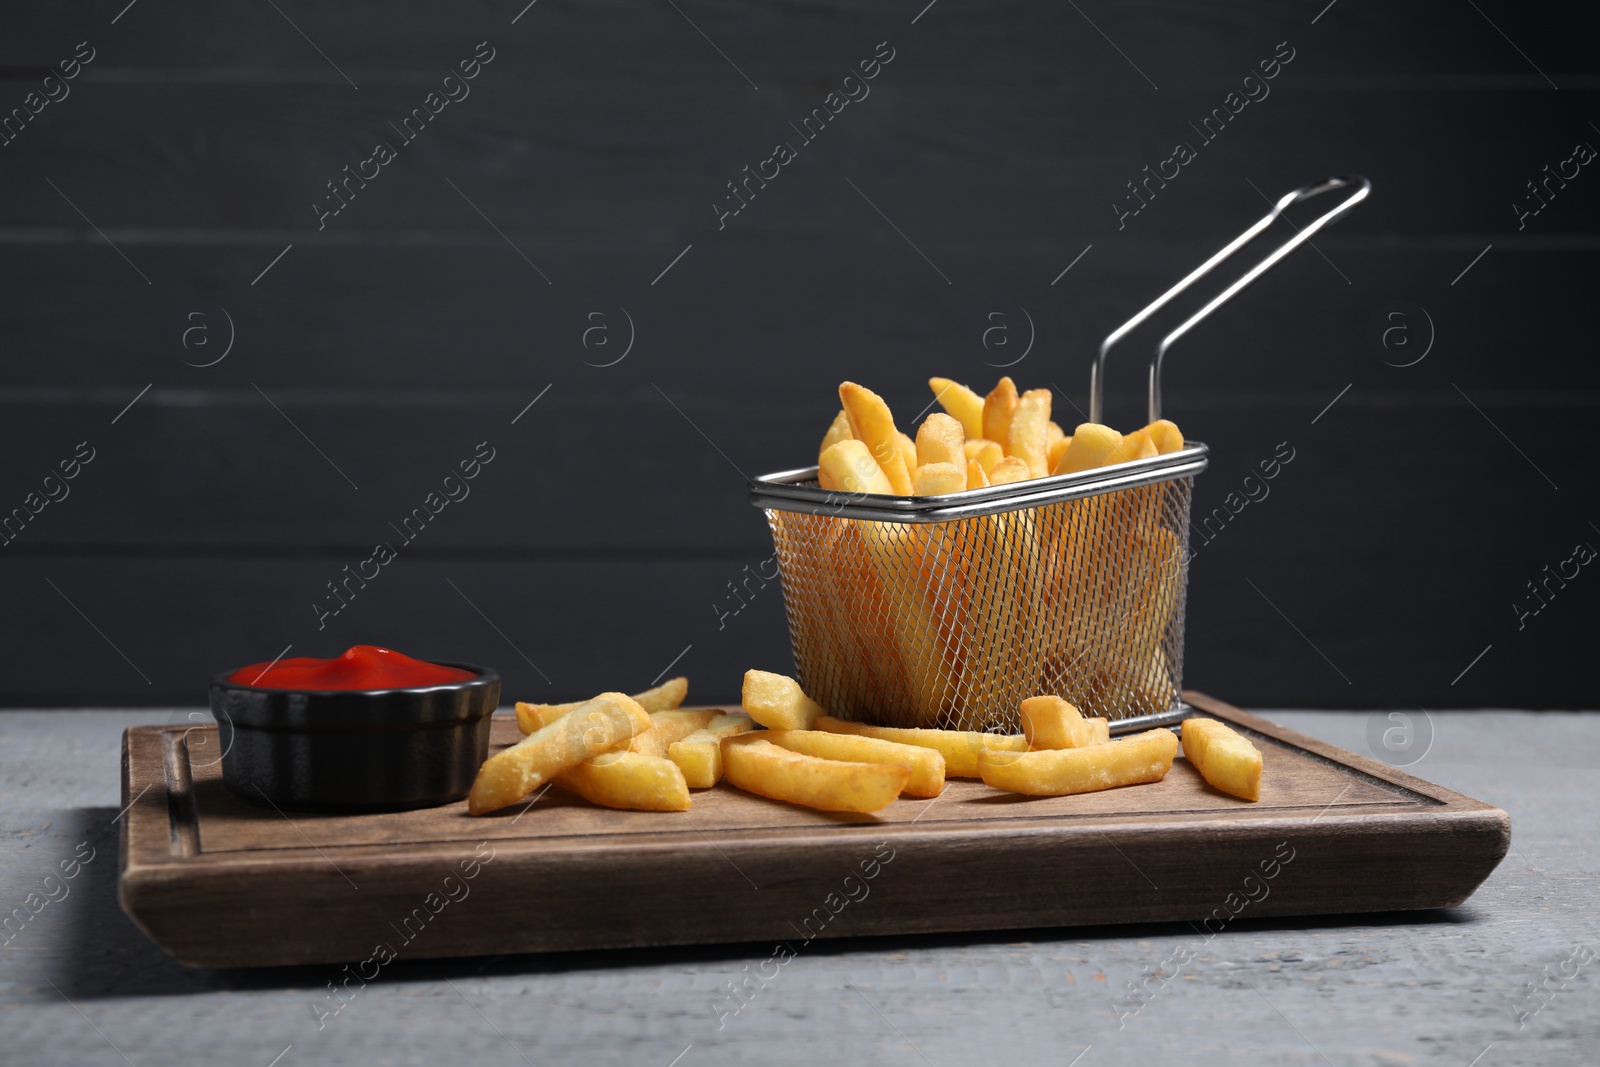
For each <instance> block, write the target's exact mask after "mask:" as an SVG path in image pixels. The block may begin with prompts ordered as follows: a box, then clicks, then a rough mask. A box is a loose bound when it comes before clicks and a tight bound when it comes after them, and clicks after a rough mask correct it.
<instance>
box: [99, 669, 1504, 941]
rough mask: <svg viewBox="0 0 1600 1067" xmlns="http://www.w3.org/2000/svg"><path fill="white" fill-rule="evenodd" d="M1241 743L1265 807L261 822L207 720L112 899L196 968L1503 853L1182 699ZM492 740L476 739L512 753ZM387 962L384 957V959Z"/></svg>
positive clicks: (959, 923) (1424, 868) (139, 838)
mask: <svg viewBox="0 0 1600 1067" xmlns="http://www.w3.org/2000/svg"><path fill="white" fill-rule="evenodd" d="M1185 698H1186V699H1187V700H1188V701H1189V703H1190V704H1191V705H1192V706H1194V707H1195V708H1197V709H1199V710H1201V711H1204V712H1207V713H1209V714H1211V715H1214V716H1216V717H1217V718H1219V719H1223V720H1226V721H1228V722H1230V723H1233V724H1234V725H1236V726H1237V727H1239V728H1240V729H1242V730H1243V731H1244V732H1246V733H1248V734H1249V735H1250V736H1251V737H1252V738H1253V739H1254V740H1255V742H1256V744H1257V745H1258V746H1259V747H1260V748H1261V749H1262V751H1263V754H1264V757H1265V768H1264V771H1263V774H1262V785H1261V799H1260V801H1259V802H1257V803H1253V804H1252V803H1248V802H1246V801H1242V800H1238V799H1235V798H1233V797H1230V796H1226V795H1224V794H1222V793H1219V792H1217V791H1216V790H1214V789H1212V788H1211V787H1210V786H1208V785H1206V784H1205V783H1204V782H1203V781H1202V780H1201V779H1200V776H1199V774H1198V773H1196V772H1195V770H1194V769H1193V768H1192V767H1190V766H1189V765H1188V764H1187V762H1185V761H1184V760H1183V759H1181V758H1180V759H1179V760H1178V761H1177V762H1176V763H1175V764H1174V765H1173V768H1172V771H1171V773H1170V774H1168V775H1167V777H1166V779H1165V780H1164V781H1162V782H1160V783H1157V784H1153V785H1141V786H1133V787H1129V788H1125V789H1113V790H1107V791H1105V792H1101V793H1090V794H1085V795H1081V796H1072V797H1037V798H1036V797H1019V796H1014V795H1012V794H1008V793H1001V792H998V791H996V790H993V789H990V788H989V787H988V786H985V785H984V784H983V783H982V782H978V781H975V780H965V779H952V780H950V782H949V783H948V785H947V786H946V788H945V791H944V794H943V795H942V796H940V797H938V798H936V799H934V800H932V801H929V800H925V799H915V798H902V799H901V800H899V801H897V802H896V803H895V804H893V805H892V806H891V807H889V808H888V809H886V810H885V811H884V812H882V813H880V814H879V815H834V814H827V813H823V812H816V811H811V810H808V809H805V808H798V807H794V806H791V805H788V804H783V803H779V802H776V801H771V800H767V799H765V798H762V797H757V796H752V795H750V794H748V793H743V792H740V791H738V790H736V789H734V788H732V787H730V786H728V785H726V784H723V785H719V786H717V787H716V788H714V789H710V790H705V791H702V792H697V793H696V794H695V797H694V808H693V810H691V811H687V812H629V811H612V810H609V809H605V808H598V807H593V806H591V805H589V804H587V803H585V802H583V801H580V800H576V799H574V798H572V797H569V796H566V795H563V794H562V793H561V792H560V791H558V790H557V791H550V792H547V793H546V794H544V795H542V796H541V797H540V798H539V799H538V800H537V801H536V802H535V803H533V804H532V805H531V806H517V807H512V808H509V809H507V810H505V811H503V812H498V813H496V814H494V815H491V816H488V817H484V818H473V817H471V816H469V815H467V813H466V805H465V803H460V804H453V805H449V806H447V807H442V808H432V809H428V810H423V811H409V812H399V813H392V814H380V815H305V814H298V813H290V814H288V815H284V814H280V813H278V812H275V811H272V810H270V809H262V808H257V807H253V806H251V805H248V804H245V803H243V802H241V801H239V800H236V799H234V797H232V796H231V795H230V794H229V793H228V792H227V791H226V790H225V789H224V788H223V785H222V778H221V767H220V765H219V764H216V763H214V762H211V760H213V759H214V758H215V753H216V751H217V748H216V744H217V739H216V736H215V732H214V731H215V727H203V728H195V727H189V728H183V727H171V726H138V727H134V728H132V729H130V730H129V731H128V732H127V734H126V735H125V736H124V739H123V746H124V747H123V778H122V790H123V802H124V803H125V804H126V805H128V815H127V818H126V819H124V820H123V822H122V875H121V883H120V896H121V902H122V908H123V910H124V911H125V912H127V914H128V915H129V916H130V917H131V918H132V919H133V921H134V922H135V923H137V924H138V925H139V927H140V929H142V930H144V932H145V933H146V934H148V935H149V936H150V937H151V938H152V939H153V940H154V941H155V942H156V943H157V944H159V945H160V946H161V947H162V948H164V949H165V950H166V951H167V952H169V953H170V954H171V955H172V956H174V957H176V958H177V959H178V960H179V961H181V962H183V963H185V964H188V965H191V966H196V967H254V966H266V965H273V964H303V963H338V962H353V961H363V960H369V959H372V958H373V957H374V955H375V953H376V954H377V956H378V959H379V960H380V961H386V959H387V956H386V955H385V951H386V953H387V954H388V955H393V956H404V957H407V958H419V957H438V956H471V955H482V954H491V953H514V952H548V951H558V950H569V949H596V948H617V947H635V946H649V945H680V944H698V943H710V942H741V941H761V942H776V941H782V942H786V943H787V944H788V945H789V946H791V949H792V950H796V951H798V950H799V948H800V946H802V945H803V944H804V942H806V941H809V940H810V939H811V938H812V937H847V936H861V935H879V934H910V933H928V932H937V931H962V930H1004V929H1019V928H1029V927H1047V926H1074V925H1084V924H1099V923H1126V922H1156V921H1170V920H1180V919H1187V920H1190V921H1193V922H1195V923H1201V922H1205V921H1207V920H1209V922H1208V923H1207V925H1206V929H1207V930H1210V931H1216V930H1219V929H1223V928H1225V927H1226V925H1227V923H1228V922H1231V921H1232V919H1233V917H1234V916H1236V915H1237V916H1240V917H1248V918H1261V917H1265V916H1274V915H1276V916H1282V915H1310V914H1328V913H1336V912H1367V911H1391V910H1402V909H1416V908H1445V907H1451V906H1453V905H1456V904H1459V903H1461V902H1462V901H1463V900H1465V899H1466V898H1467V897H1468V896H1469V895H1470V894H1471V893H1472V891H1473V890H1474V889H1476V888H1477V887H1478V885H1479V884H1480V883H1481V882H1482V881H1483V880H1484V878H1486V877H1487V876H1488V874H1489V872H1490V871H1492V870H1493V869H1494V867H1495V865H1496V864H1497V863H1499V861H1500V859H1501V858H1502V857H1503V856H1504V855H1505V853H1506V849H1507V846H1508V845H1509V843H1510V838H1511V821H1510V818H1509V817H1508V816H1507V815H1506V813H1505V812H1503V811H1501V810H1500V809H1498V808H1494V807H1491V806H1489V805H1487V804H1484V803H1481V802H1480V801H1477V800H1473V799H1471V798H1470V797H1466V796H1462V795H1461V794H1459V793H1455V792H1452V791H1451V790H1448V789H1445V788H1443V787H1441V786H1437V785H1433V784H1431V783H1428V782H1425V781H1422V780H1421V779H1418V778H1413V777H1412V776H1410V775H1408V774H1405V773H1403V772H1401V771H1397V770H1395V769H1393V768H1391V767H1388V766H1385V765H1384V764H1382V763H1378V762H1376V761H1374V760H1370V759H1365V758H1363V757H1361V756H1357V755H1354V754H1353V753H1350V752H1345V751H1343V750H1341V749H1338V748H1335V747H1333V746H1332V745H1327V744H1323V743H1322V742H1320V741H1316V740H1313V739H1311V738H1309V737H1305V736H1303V735H1301V734H1298V733H1295V732H1294V731H1292V730H1286V729H1284V728H1283V727H1280V726H1276V725H1274V724H1272V723H1270V722H1267V721H1265V720H1263V719H1259V718H1256V717H1255V716H1253V715H1249V714H1246V713H1245V712H1243V711H1240V710H1239V709H1237V708H1233V707H1230V706H1229V705H1227V704H1223V703H1222V702H1220V701H1217V700H1213V699H1211V698H1209V697H1206V696H1204V695H1202V694H1200V693H1192V692H1191V693H1186V694H1185ZM518 736H519V735H518V733H517V730H516V723H515V719H514V718H513V717H512V716H509V715H504V716H499V717H497V719H496V721H495V724H494V740H493V744H494V746H495V747H499V746H501V745H504V744H509V743H510V742H512V741H513V740H515V739H516V738H517V737H518ZM379 946H383V950H380V949H379Z"/></svg>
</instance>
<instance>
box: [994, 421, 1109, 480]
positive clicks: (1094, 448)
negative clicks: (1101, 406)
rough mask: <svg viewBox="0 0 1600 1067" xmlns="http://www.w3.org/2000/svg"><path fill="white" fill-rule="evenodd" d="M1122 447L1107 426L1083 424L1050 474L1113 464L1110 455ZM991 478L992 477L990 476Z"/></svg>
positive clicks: (1069, 472) (1094, 423) (1073, 471)
mask: <svg viewBox="0 0 1600 1067" xmlns="http://www.w3.org/2000/svg"><path fill="white" fill-rule="evenodd" d="M1121 445H1122V435H1121V434H1120V433H1118V432H1117V431H1115V430H1113V429H1112V428H1111V427H1109V426H1101V425H1100V424H1099V423H1097V422H1085V423H1083V424H1082V425H1080V426H1079V427H1078V428H1077V429H1076V430H1074V431H1073V433H1072V444H1071V445H1070V446H1068V448H1067V450H1066V451H1065V452H1063V453H1062V454H1061V459H1060V461H1059V462H1058V463H1057V464H1056V466H1055V468H1054V469H1053V470H1052V471H1051V472H1050V473H1052V474H1076V473H1077V472H1078V471H1086V470H1092V469H1093V468H1095V467H1103V466H1105V465H1106V464H1107V463H1111V462H1113V460H1112V459H1111V454H1112V453H1113V452H1115V451H1116V450H1117V449H1118V448H1119V447H1120V446H1121ZM991 477H992V475H991Z"/></svg>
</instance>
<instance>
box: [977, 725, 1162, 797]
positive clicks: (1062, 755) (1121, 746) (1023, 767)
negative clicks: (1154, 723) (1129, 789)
mask: <svg viewBox="0 0 1600 1067" xmlns="http://www.w3.org/2000/svg"><path fill="white" fill-rule="evenodd" d="M1177 754H1178V739H1177V738H1176V737H1174V736H1173V733H1172V731H1171V730H1146V731H1145V732H1144V733H1140V734H1134V735H1133V736H1132V737H1125V738H1122V739H1121V740H1118V741H1107V742H1105V743H1104V744H1100V745H1090V746H1088V747H1087V748H1061V749H1039V750H1036V751H1032V752H983V753H980V754H979V756H978V770H979V772H980V773H981V775H982V777H983V780H984V782H986V783H987V784H989V785H992V786H994V787H995V788H996V789H1005V790H1008V791H1009V792H1012V793H1027V794H1029V795H1031V796H1050V797H1059V796H1068V795H1071V794H1074V793H1093V792H1095V791H1097V790H1101V789H1115V788H1117V787H1119V786H1124V785H1138V784H1140V783H1144V782H1159V781H1161V779H1162V778H1165V777H1166V774H1167V771H1168V770H1170V769H1171V768H1172V757H1173V756H1176V755H1177Z"/></svg>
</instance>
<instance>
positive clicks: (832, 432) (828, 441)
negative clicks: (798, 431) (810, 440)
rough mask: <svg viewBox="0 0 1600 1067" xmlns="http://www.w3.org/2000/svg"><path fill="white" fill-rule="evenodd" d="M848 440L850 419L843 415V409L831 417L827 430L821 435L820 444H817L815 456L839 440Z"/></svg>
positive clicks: (819, 455)
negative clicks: (831, 420)
mask: <svg viewBox="0 0 1600 1067" xmlns="http://www.w3.org/2000/svg"><path fill="white" fill-rule="evenodd" d="M848 440H850V419H849V416H847V415H845V413H844V409H843V408H841V409H840V410H839V414H837V415H835V416H834V417H833V422H832V423H831V424H830V425H829V426H828V432H827V433H825V434H823V435H822V444H820V445H818V446H817V456H818V457H819V459H820V457H821V456H822V454H823V453H824V452H826V451H827V450H828V449H830V448H832V447H833V446H834V445H836V444H838V443H839V442H840V441H848Z"/></svg>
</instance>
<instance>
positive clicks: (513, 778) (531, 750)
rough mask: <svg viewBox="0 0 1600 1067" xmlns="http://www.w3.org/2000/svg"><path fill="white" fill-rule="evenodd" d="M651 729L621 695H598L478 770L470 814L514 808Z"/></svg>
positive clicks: (647, 718) (640, 712) (633, 703)
mask: <svg viewBox="0 0 1600 1067" xmlns="http://www.w3.org/2000/svg"><path fill="white" fill-rule="evenodd" d="M648 729H650V715H649V713H647V712H646V711H645V710H644V709H643V708H641V707H640V706H639V702H638V701H636V700H634V699H633V698H632V697H630V696H625V695H623V694H622V693H601V694H600V695H599V696H597V697H595V698H594V699H593V700H586V701H584V702H583V703H582V704H580V705H578V706H577V707H576V708H573V709H572V711H570V712H568V713H567V714H565V715H563V716H561V717H560V718H559V719H557V720H556V721H555V722H553V723H551V724H550V725H549V726H546V727H543V728H542V729H539V730H535V731H534V732H533V733H531V734H529V735H528V736H527V737H524V738H523V739H522V740H521V741H518V742H517V743H516V744H514V745H512V746H511V747H510V748H504V749H501V750H500V751H499V752H496V753H495V754H494V755H492V756H490V757H489V758H488V759H487V760H485V761H484V763H483V766H482V767H479V768H478V777H477V778H476V779H474V781H473V783H472V792H471V793H470V794H469V795H468V797H467V810H468V811H469V812H471V813H472V814H473V815H482V814H484V813H485V812H490V811H494V810H496V809H498V808H503V807H506V806H507V805H509V804H515V803H516V802H517V801H519V800H521V799H522V798H523V797H525V796H527V795H528V794H529V793H532V792H533V791H534V790H535V789H537V788H539V786H541V785H543V784H544V783H545V782H547V781H549V780H550V779H552V778H554V777H555V776H556V775H558V774H560V773H561V772H562V771H565V770H568V769H570V768H572V767H576V766H577V765H578V764H580V763H582V762H583V761H584V760H586V759H590V758H592V757H594V756H598V755H599V754H600V753H602V752H605V751H606V750H607V749H610V748H615V747H616V746H617V745H619V744H621V743H623V742H624V741H627V740H628V739H629V738H630V737H632V736H633V735H634V734H640V733H643V732H644V731H646V730H648Z"/></svg>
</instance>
